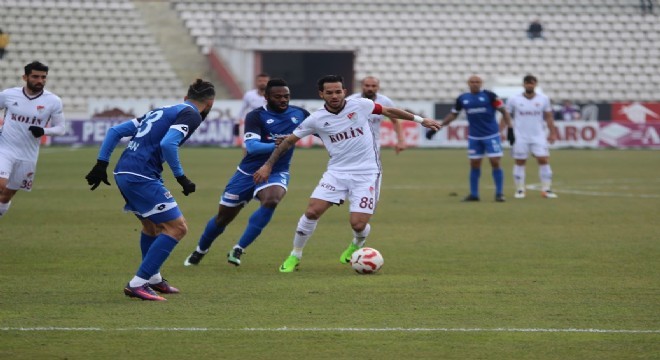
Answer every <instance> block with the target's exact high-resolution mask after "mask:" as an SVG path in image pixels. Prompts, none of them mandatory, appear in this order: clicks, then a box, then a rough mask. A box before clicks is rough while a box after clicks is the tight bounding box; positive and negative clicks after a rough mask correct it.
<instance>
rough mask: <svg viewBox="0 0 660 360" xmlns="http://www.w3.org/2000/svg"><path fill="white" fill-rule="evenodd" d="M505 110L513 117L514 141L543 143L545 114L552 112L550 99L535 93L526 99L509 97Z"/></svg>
mask: <svg viewBox="0 0 660 360" xmlns="http://www.w3.org/2000/svg"><path fill="white" fill-rule="evenodd" d="M506 109H507V111H508V112H509V113H510V114H511V116H512V117H513V129H514V135H515V136H516V141H524V142H537V143H543V142H545V141H546V140H545V139H546V135H545V131H544V124H545V117H544V113H545V112H552V107H551V105H550V99H549V98H548V97H547V96H545V95H543V94H539V93H536V94H535V95H534V97H533V98H531V99H528V98H526V97H525V96H524V95H523V94H517V95H513V96H512V97H510V98H509V99H508V100H507V102H506Z"/></svg>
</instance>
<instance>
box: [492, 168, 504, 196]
mask: <svg viewBox="0 0 660 360" xmlns="http://www.w3.org/2000/svg"><path fill="white" fill-rule="evenodd" d="M493 181H495V195H502V194H503V192H502V191H503V189H504V171H503V170H502V168H499V169H493Z"/></svg>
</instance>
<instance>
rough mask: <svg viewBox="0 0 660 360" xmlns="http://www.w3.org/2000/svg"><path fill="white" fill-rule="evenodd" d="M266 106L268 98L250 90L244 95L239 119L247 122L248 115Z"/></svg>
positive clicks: (255, 90) (254, 90)
mask: <svg viewBox="0 0 660 360" xmlns="http://www.w3.org/2000/svg"><path fill="white" fill-rule="evenodd" d="M264 105H266V98H265V97H264V96H263V95H259V91H257V89H252V90H248V91H246V92H245V95H243V106H242V107H241V111H240V112H239V113H238V118H239V119H243V120H245V116H247V114H248V113H249V112H250V111H252V110H254V109H256V108H258V107H261V106H264Z"/></svg>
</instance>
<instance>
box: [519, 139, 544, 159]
mask: <svg viewBox="0 0 660 360" xmlns="http://www.w3.org/2000/svg"><path fill="white" fill-rule="evenodd" d="M529 153H532V155H534V156H535V157H548V156H550V150H549V147H548V142H547V141H534V142H532V141H519V140H518V139H516V141H515V142H514V143H513V146H512V147H511V156H512V157H513V158H514V159H519V160H524V159H527V156H528V155H529Z"/></svg>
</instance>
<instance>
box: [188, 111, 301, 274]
mask: <svg viewBox="0 0 660 360" xmlns="http://www.w3.org/2000/svg"><path fill="white" fill-rule="evenodd" d="M308 116H309V112H308V111H307V110H305V109H303V108H300V107H297V106H289V107H288V108H287V109H286V110H285V111H284V112H275V111H272V110H269V109H268V106H263V107H260V108H257V109H254V110H252V111H251V112H250V113H248V115H247V116H246V118H245V135H244V142H245V148H246V150H247V154H246V155H245V157H243V159H242V160H241V162H240V163H239V164H238V169H237V170H236V172H235V173H234V175H233V176H232V177H231V179H229V182H228V183H227V186H226V187H225V189H224V191H223V193H222V195H221V197H220V205H223V206H226V207H237V206H242V205H244V204H247V203H248V202H250V200H252V199H253V198H254V197H255V196H256V194H257V193H258V192H259V191H261V190H262V189H264V188H266V187H269V186H281V187H283V188H284V189H285V190H286V189H287V186H288V184H289V166H290V165H291V157H292V156H293V151H294V148H291V149H289V150H288V151H287V152H286V153H284V154H282V156H281V157H280V158H279V159H278V160H277V161H276V162H275V164H273V168H272V171H271V174H270V177H269V178H268V181H266V182H264V183H261V184H259V185H257V184H255V183H254V178H253V177H252V176H253V174H254V173H255V172H256V171H257V170H259V168H260V167H261V166H262V165H263V164H264V163H265V162H266V160H268V158H269V157H270V155H271V153H272V152H273V150H275V140H276V139H277V138H280V137H286V136H288V135H290V134H291V133H293V130H294V129H296V128H297V127H298V126H299V125H300V124H301V123H302V122H303V121H304V120H305V118H307V117H308ZM274 212H275V208H274V207H266V206H263V205H262V206H260V207H259V208H258V209H257V210H255V212H254V213H253V214H252V215H251V216H250V218H249V220H248V224H247V227H246V229H245V231H244V232H243V235H242V236H241V238H240V239H239V240H238V243H237V246H239V247H240V249H245V248H246V247H248V246H249V245H250V244H251V243H252V242H254V240H255V239H256V238H257V237H258V236H259V234H261V231H262V230H263V228H264V227H266V225H267V224H268V223H269V222H270V219H271V218H272V216H273V213H274ZM225 228H226V225H223V226H219V225H218V223H217V222H216V216H213V217H211V219H210V220H209V221H208V223H207V224H206V227H205V229H204V232H203V233H202V235H201V236H200V238H199V242H198V245H197V248H198V249H197V251H200V252H201V254H206V252H207V251H208V250H209V248H210V247H211V245H212V244H213V242H214V241H215V239H216V238H217V237H218V236H220V234H222V233H223V232H224V231H225ZM241 251H242V250H241ZM200 256H203V255H200ZM186 261H188V260H186ZM197 261H198V262H199V260H197Z"/></svg>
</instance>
